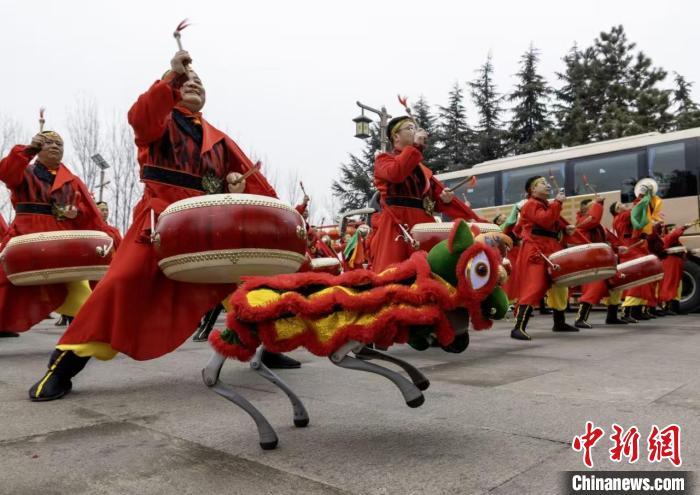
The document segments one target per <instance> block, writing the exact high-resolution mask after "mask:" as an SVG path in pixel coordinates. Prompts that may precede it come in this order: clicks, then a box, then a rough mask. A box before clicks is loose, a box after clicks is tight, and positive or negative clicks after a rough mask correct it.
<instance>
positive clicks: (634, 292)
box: [610, 201, 656, 323]
mask: <svg viewBox="0 0 700 495" xmlns="http://www.w3.org/2000/svg"><path fill="white" fill-rule="evenodd" d="M637 203H638V201H635V207H638V206H637ZM610 213H612V215H613V229H614V230H615V234H616V235H617V237H618V238H619V239H620V241H621V242H622V244H623V245H624V246H625V247H626V248H627V250H626V251H625V252H624V253H622V252H621V253H620V263H624V262H625V261H631V260H633V259H637V258H641V257H642V256H646V255H648V254H650V253H649V248H648V244H647V234H646V233H645V232H643V230H642V229H641V228H635V226H634V223H633V221H632V213H633V209H632V208H630V207H628V206H627V205H624V204H622V203H619V202H615V203H613V204H612V205H610ZM655 290H656V284H655V283H654V284H645V285H640V286H637V287H633V288H631V289H627V290H626V291H624V293H623V298H624V301H623V302H622V311H623V318H622V319H623V320H625V321H627V322H628V323H637V322H639V321H640V320H650V319H652V318H653V316H651V315H650V314H649V313H648V309H647V305H648V304H650V302H652V301H655V300H656V295H655V293H654V291H655ZM654 304H656V303H655V302H654Z"/></svg>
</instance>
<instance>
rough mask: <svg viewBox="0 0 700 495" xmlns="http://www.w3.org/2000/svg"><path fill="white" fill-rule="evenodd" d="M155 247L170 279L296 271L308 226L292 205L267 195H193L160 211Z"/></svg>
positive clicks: (232, 278) (221, 279) (228, 278)
mask: <svg viewBox="0 0 700 495" xmlns="http://www.w3.org/2000/svg"><path fill="white" fill-rule="evenodd" d="M154 246H155V249H156V252H157V254H158V259H159V262H158V266H160V269H161V270H162V271H163V273H164V274H165V276H167V277H168V278H171V279H173V280H178V281H180V282H193V283H238V282H240V280H241V277H243V276H246V275H276V274H281V273H294V272H296V271H297V270H299V267H300V266H301V264H302V262H303V261H304V254H305V252H306V224H305V223H304V219H303V218H302V216H301V215H299V213H298V212H297V211H296V210H295V209H294V208H292V207H291V206H289V205H286V204H284V203H283V202H281V201H280V200H278V199H275V198H271V197H268V196H258V195H256V194H212V195H208V196H197V197H194V198H187V199H183V200H181V201H177V202H175V203H173V204H171V205H170V206H168V207H167V208H166V209H165V210H164V211H163V213H161V215H160V217H159V218H158V223H157V226H156V233H155V235H154Z"/></svg>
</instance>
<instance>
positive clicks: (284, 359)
mask: <svg viewBox="0 0 700 495" xmlns="http://www.w3.org/2000/svg"><path fill="white" fill-rule="evenodd" d="M261 361H262V363H263V364H264V365H265V366H267V367H268V368H270V369H276V370H291V369H297V368H301V363H300V362H299V361H297V360H296V359H292V358H290V357H289V356H285V355H284V354H279V353H276V352H269V351H265V350H264V351H263V352H262V358H261Z"/></svg>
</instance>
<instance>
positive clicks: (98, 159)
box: [90, 153, 109, 201]
mask: <svg viewBox="0 0 700 495" xmlns="http://www.w3.org/2000/svg"><path fill="white" fill-rule="evenodd" d="M90 158H92V161H93V162H95V165H97V167H98V168H99V169H100V184H99V185H98V186H97V187H99V188H100V197H99V199H98V200H97V201H102V191H103V189H104V187H105V186H106V185H107V184H109V181H107V182H105V170H107V169H108V168H109V163H107V160H105V159H104V158H102V155H100V154H99V153H96V154H94V155H92V156H91V157H90Z"/></svg>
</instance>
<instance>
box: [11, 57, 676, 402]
mask: <svg viewBox="0 0 700 495" xmlns="http://www.w3.org/2000/svg"><path fill="white" fill-rule="evenodd" d="M190 64H191V57H190V55H189V54H188V53H187V52H186V51H183V50H180V51H178V52H177V53H176V54H175V55H174V57H173V58H172V60H171V62H170V70H168V71H167V72H166V73H165V74H164V75H163V76H162V77H161V78H160V79H158V80H157V81H155V82H154V83H153V84H152V85H151V86H150V87H149V88H148V89H147V90H146V92H145V93H143V94H142V95H141V96H139V97H138V99H137V100H136V102H135V103H134V104H133V106H132V107H131V109H130V110H129V113H128V122H129V124H130V125H131V126H132V128H133V130H134V135H135V144H136V147H137V156H138V163H139V168H140V178H141V180H142V181H143V184H144V191H143V196H142V197H141V199H140V201H139V202H138V204H137V205H136V207H135V208H134V211H133V223H132V224H131V227H130V228H129V229H128V231H127V232H126V233H125V234H124V237H123V239H122V238H121V236H120V234H119V232H118V230H117V229H115V228H114V227H111V226H110V225H108V224H107V223H106V215H105V214H104V213H105V208H106V204H103V205H98V204H96V203H95V201H94V200H93V197H92V195H91V193H90V191H88V189H87V187H86V185H85V184H84V183H83V181H82V180H81V179H80V178H79V177H78V176H76V175H74V174H73V173H71V172H70V171H69V169H68V168H67V167H66V166H65V165H64V164H63V163H62V162H61V160H62V157H63V140H62V139H61V137H60V135H59V134H58V133H56V132H54V131H43V130H42V131H41V132H40V133H39V134H37V135H36V136H34V138H33V139H32V140H31V142H30V143H29V144H28V145H17V146H15V147H14V148H12V149H11V151H10V152H9V154H8V155H7V156H6V157H4V158H3V159H2V161H1V162H0V180H1V181H2V182H3V183H4V184H5V185H6V186H7V188H8V189H9V190H10V192H11V200H12V205H13V207H14V210H15V216H14V219H13V221H12V223H11V225H9V226H8V225H6V224H5V223H4V221H3V222H0V228H1V229H2V246H5V245H7V242H8V241H9V240H10V239H12V238H14V237H16V236H20V235H25V234H35V233H41V232H48V231H63V230H97V231H102V232H104V233H106V234H107V235H109V236H110V237H111V238H112V239H113V240H114V242H115V246H116V245H117V244H118V247H117V249H116V251H115V253H114V256H113V258H112V260H111V264H110V266H109V269H108V271H107V272H106V275H105V276H104V278H102V279H101V280H100V281H99V282H98V283H97V284H92V286H91V285H90V284H88V282H76V283H70V284H53V285H52V284H47V285H34V286H16V285H13V284H12V283H10V281H9V280H8V277H7V276H6V274H5V271H4V269H3V268H2V266H0V330H2V332H3V335H5V336H9V335H17V334H18V333H21V332H25V331H27V330H29V329H30V328H31V327H33V326H34V325H36V324H37V323H39V322H40V321H42V320H44V319H45V318H47V317H48V316H49V315H50V314H51V312H56V313H59V314H61V315H64V317H65V323H67V324H68V326H67V329H66V331H65V333H64V334H63V335H62V336H61V338H60V339H59V341H58V343H57V345H56V348H55V349H54V350H53V352H52V354H51V356H50V359H49V363H48V369H47V370H46V371H45V372H43V376H42V377H41V378H40V379H39V380H38V381H37V382H36V383H35V384H34V385H33V386H32V387H31V388H30V389H29V396H30V399H31V400H32V401H48V400H54V399H58V398H60V397H62V396H64V395H65V394H66V393H68V392H69V391H70V390H71V388H72V379H73V378H74V377H75V376H76V375H77V374H78V373H79V372H81V371H82V370H83V368H84V367H85V365H86V363H87V362H88V361H89V360H90V358H96V359H98V360H109V359H112V358H113V357H114V356H115V355H116V354H117V353H123V354H126V355H128V356H129V357H131V358H133V359H136V360H148V359H154V358H157V357H160V356H162V355H164V354H167V353H170V352H172V351H174V350H175V349H177V348H178V347H179V346H180V345H182V344H183V343H184V342H185V341H186V340H187V339H189V338H190V337H191V336H192V334H193V331H194V330H195V329H196V332H195V336H194V339H195V340H206V338H207V335H208V334H209V332H210V331H211V329H212V327H213V325H214V323H215V322H216V319H217V317H218V316H219V314H220V313H221V311H222V310H223V309H224V308H225V306H226V305H227V301H228V298H229V296H230V295H231V293H232V292H233V291H234V290H235V286H234V285H233V284H220V283H219V284H214V283H211V284H206V283H200V284H196V285H195V284H191V283H186V282H178V281H176V280H172V279H170V278H167V277H166V276H165V275H164V274H163V272H162V271H161V269H160V268H159V266H158V263H157V258H156V255H155V253H154V250H153V247H152V243H151V241H152V234H153V232H152V229H153V225H154V224H153V217H154V216H155V218H156V219H157V218H158V216H159V215H160V214H161V213H162V212H163V211H164V210H165V209H166V207H168V206H169V205H171V204H172V203H174V202H176V201H179V200H183V199H185V198H193V197H197V196H202V195H205V194H217V193H226V192H228V193H250V194H257V195H262V196H270V197H276V192H275V190H274V189H273V187H272V186H271V185H270V184H269V183H268V181H267V180H266V179H265V177H264V176H263V174H262V173H261V172H260V170H259V168H256V166H255V165H254V164H253V163H251V161H250V159H249V158H248V157H247V156H246V155H245V154H244V153H243V152H242V151H241V149H240V148H239V147H238V146H237V145H236V143H235V142H234V141H233V140H232V139H231V138H229V137H228V136H227V135H226V134H225V133H223V132H222V131H220V130H218V129H216V128H215V127H213V126H212V125H211V124H209V123H208V122H207V121H206V120H205V119H204V117H203V116H202V113H201V111H202V109H203V107H204V104H205V101H206V92H205V87H204V85H203V83H202V81H201V80H200V78H199V77H198V76H197V75H196V73H194V72H193V71H192V70H191V65H190ZM387 134H388V137H389V139H390V142H391V144H392V146H391V151H389V152H385V153H381V154H379V155H378V156H377V157H376V161H375V170H374V183H375V186H376V188H377V190H378V191H379V207H380V208H379V210H378V211H376V212H374V213H373V214H371V216H370V217H369V221H368V222H363V221H360V220H356V221H350V222H347V223H343V224H341V225H339V226H319V227H316V228H315V227H311V226H309V228H308V231H307V236H306V237H307V242H308V257H309V258H310V262H311V263H313V261H314V260H313V259H335V260H337V262H338V265H339V269H344V270H354V269H357V268H369V269H371V270H374V271H376V272H381V271H383V270H385V269H387V268H388V267H390V266H391V265H392V264H393V263H397V262H401V261H404V260H406V259H408V258H409V257H410V256H411V254H412V253H413V252H414V251H415V249H416V246H415V245H414V244H412V243H411V242H407V241H408V240H409V238H410V236H409V234H408V231H410V229H411V227H413V226H414V225H416V224H418V223H427V222H435V221H436V220H435V216H436V215H440V214H442V215H446V216H448V217H449V218H451V219H465V220H468V221H473V222H487V223H491V222H490V221H488V220H486V219H484V218H481V217H480V216H479V215H477V214H476V213H475V212H474V211H473V210H472V209H471V208H470V205H469V204H468V202H466V201H462V200H460V199H459V198H458V197H457V196H456V195H455V193H454V191H452V190H450V189H449V188H447V187H445V186H444V185H443V184H442V183H441V182H440V181H439V180H437V179H436V178H435V177H434V176H433V174H432V172H431V170H430V169H429V168H428V167H427V166H425V164H424V163H423V153H422V152H423V150H424V149H425V146H426V145H427V138H428V136H427V134H426V132H425V131H424V130H422V129H420V128H418V126H417V124H416V122H415V121H414V119H413V118H412V117H411V116H410V115H406V116H401V117H397V118H394V119H393V120H391V122H389V125H388V129H387ZM525 189H526V190H525V191H524V193H525V194H526V196H527V199H526V200H524V201H523V202H521V203H519V204H518V205H516V206H515V207H514V209H513V211H512V213H511V215H510V216H509V217H508V218H503V217H500V218H497V219H496V220H495V221H494V222H495V223H498V224H500V225H501V228H502V230H503V232H504V233H506V234H508V235H509V236H511V238H512V239H513V241H514V246H513V248H512V249H511V250H510V252H509V253H508V258H509V260H510V262H511V264H512V273H511V277H510V279H509V281H508V283H507V286H506V289H507V292H508V295H509V297H510V299H511V300H512V301H513V303H514V304H515V305H516V307H517V310H516V314H517V317H516V322H515V326H514V328H513V330H512V332H511V337H513V338H514V339H520V340H530V338H531V337H530V335H529V334H528V333H527V325H528V320H529V318H530V316H531V314H532V311H533V308H534V307H535V306H536V305H538V304H540V302H541V301H542V300H543V299H546V301H547V304H548V305H549V306H550V307H551V308H552V309H553V317H554V326H553V330H554V331H556V332H571V331H578V329H579V328H590V324H589V323H588V322H587V321H588V317H589V314H590V311H591V308H592V307H593V306H594V305H597V304H601V303H602V304H605V305H607V307H608V313H607V319H606V323H608V324H627V323H634V322H637V321H638V320H644V319H649V318H654V317H656V316H661V315H665V314H671V312H676V313H678V312H679V306H678V291H679V284H680V278H681V270H682V264H683V258H682V255H668V256H665V259H664V265H665V266H666V276H665V277H664V280H663V281H662V282H661V283H659V284H654V285H648V286H642V287H638V288H636V289H633V290H630V291H629V292H627V293H625V294H619V293H615V292H614V291H613V292H611V291H609V290H608V287H607V285H606V282H605V281H601V282H596V283H592V284H589V285H586V286H584V287H583V294H582V296H581V297H580V302H581V304H580V310H579V313H578V318H577V320H576V322H575V326H571V325H568V324H567V323H566V318H565V310H566V307H567V304H568V301H569V294H568V289H567V288H561V287H557V286H552V284H551V278H550V275H549V272H548V269H549V267H548V264H547V256H549V255H551V254H552V253H553V252H555V251H558V250H560V249H562V248H564V247H566V246H571V245H575V244H578V243H588V242H606V243H609V244H610V245H611V246H613V248H614V249H615V250H616V251H617V253H618V254H619V256H620V259H621V260H625V259H631V258H635V257H639V256H643V255H645V254H647V253H649V252H650V250H657V251H659V252H661V251H663V249H664V247H671V246H676V245H678V244H679V237H680V236H681V234H682V233H683V230H684V228H685V227H686V226H681V227H678V228H675V229H671V228H670V226H663V224H662V223H661V222H660V216H659V214H660V204H659V202H658V198H656V197H655V196H652V195H651V194H650V193H648V192H647V193H645V194H643V195H641V196H640V197H639V198H637V199H636V200H635V205H634V206H633V208H631V209H630V208H628V207H626V206H625V205H623V204H620V203H614V204H612V205H610V211H611V212H612V213H613V215H614V217H615V220H614V225H613V229H612V230H610V229H607V228H605V227H604V226H602V225H601V218H602V212H603V208H604V205H603V200H602V199H601V198H599V197H596V198H595V199H594V200H592V201H585V202H583V203H582V204H581V209H580V211H579V214H578V216H577V220H576V223H575V224H569V223H568V222H567V221H566V220H564V219H563V218H562V217H561V210H562V204H563V201H564V199H565V198H564V194H563V193H561V192H559V193H557V194H556V196H555V197H554V199H553V200H549V196H550V194H551V189H552V188H551V186H550V184H549V183H548V181H547V179H546V178H544V177H532V178H531V179H529V180H528V181H527V185H526V188H525ZM308 205H309V197H308V196H306V195H305V197H304V201H303V203H302V204H300V205H298V206H297V211H299V213H301V214H302V215H303V216H305V217H306V218H308ZM642 210H643V211H642ZM613 232H614V233H613ZM621 301H624V302H621ZM620 304H622V308H623V316H622V318H620V317H619V313H618V310H619V307H620ZM203 315H204V316H203ZM263 360H264V362H265V364H267V365H268V366H269V367H272V368H294V367H299V366H300V363H298V362H297V361H295V360H293V359H291V358H289V357H288V356H285V355H282V354H275V353H266V354H265V355H264V356H263Z"/></svg>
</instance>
